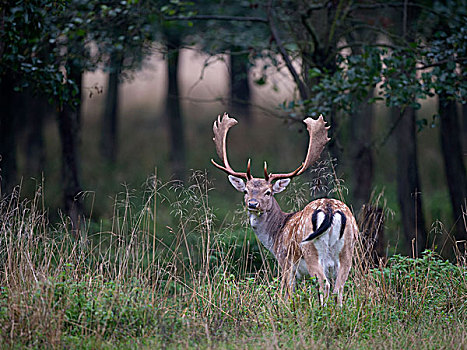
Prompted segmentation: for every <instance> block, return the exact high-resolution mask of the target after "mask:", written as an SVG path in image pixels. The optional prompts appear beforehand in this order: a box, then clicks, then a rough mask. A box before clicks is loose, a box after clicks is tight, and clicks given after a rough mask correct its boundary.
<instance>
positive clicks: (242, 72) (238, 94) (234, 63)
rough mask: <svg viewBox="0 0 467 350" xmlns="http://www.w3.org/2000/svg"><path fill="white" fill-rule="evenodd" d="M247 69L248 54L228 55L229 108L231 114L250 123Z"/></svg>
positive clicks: (234, 53) (233, 52)
mask: <svg viewBox="0 0 467 350" xmlns="http://www.w3.org/2000/svg"><path fill="white" fill-rule="evenodd" d="M249 69H250V67H249V59H248V54H246V53H241V54H239V53H236V52H235V50H233V51H232V53H231V54H230V108H231V109H232V112H231V113H232V114H234V115H238V116H239V117H240V118H243V119H244V120H246V121H247V122H250V121H251V114H250V98H251V93H250V84H249V82H248V72H249Z"/></svg>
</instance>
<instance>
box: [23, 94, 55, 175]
mask: <svg viewBox="0 0 467 350" xmlns="http://www.w3.org/2000/svg"><path fill="white" fill-rule="evenodd" d="M48 111H49V104H48V103H47V101H46V99H45V98H44V97H43V96H31V103H30V105H29V106H28V111H27V120H26V122H27V130H26V169H25V173H26V174H28V175H31V176H39V175H40V174H41V172H42V170H43V169H44V163H45V143H44V119H45V116H46V114H47V112H48Z"/></svg>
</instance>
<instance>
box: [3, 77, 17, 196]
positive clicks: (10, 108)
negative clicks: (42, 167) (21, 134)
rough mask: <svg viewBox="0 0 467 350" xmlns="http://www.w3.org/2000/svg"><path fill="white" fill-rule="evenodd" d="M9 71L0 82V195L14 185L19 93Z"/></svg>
mask: <svg viewBox="0 0 467 350" xmlns="http://www.w3.org/2000/svg"><path fill="white" fill-rule="evenodd" d="M14 86H15V82H14V79H13V78H12V76H11V72H8V73H7V74H5V75H4V76H3V77H1V83H0V196H3V195H8V194H9V193H10V192H11V191H12V189H13V188H14V186H15V185H16V181H17V179H16V176H17V168H16V119H15V113H16V111H15V109H16V108H18V103H17V102H19V101H18V99H19V93H17V92H15V91H14V90H13V88H14Z"/></svg>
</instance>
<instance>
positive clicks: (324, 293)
mask: <svg viewBox="0 0 467 350" xmlns="http://www.w3.org/2000/svg"><path fill="white" fill-rule="evenodd" d="M313 250H315V251H316V248H315V247H314V246H310V247H307V248H305V254H304V259H305V262H306V266H307V268H308V273H309V274H310V276H311V277H316V279H317V280H318V285H319V300H320V302H321V305H324V304H325V302H326V301H327V299H328V297H329V290H330V289H331V285H330V284H329V281H328V279H327V278H326V275H325V274H324V270H323V266H321V264H320V263H319V259H318V252H317V251H316V255H314V254H313Z"/></svg>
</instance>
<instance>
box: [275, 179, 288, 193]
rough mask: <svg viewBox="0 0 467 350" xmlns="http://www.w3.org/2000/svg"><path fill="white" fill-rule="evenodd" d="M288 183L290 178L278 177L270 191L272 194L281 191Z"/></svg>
mask: <svg viewBox="0 0 467 350" xmlns="http://www.w3.org/2000/svg"><path fill="white" fill-rule="evenodd" d="M289 183H290V179H280V180H277V181H276V182H275V183H274V185H272V191H273V192H274V194H276V193H279V192H282V191H283V190H285V189H286V187H287V185H288V184H289Z"/></svg>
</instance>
